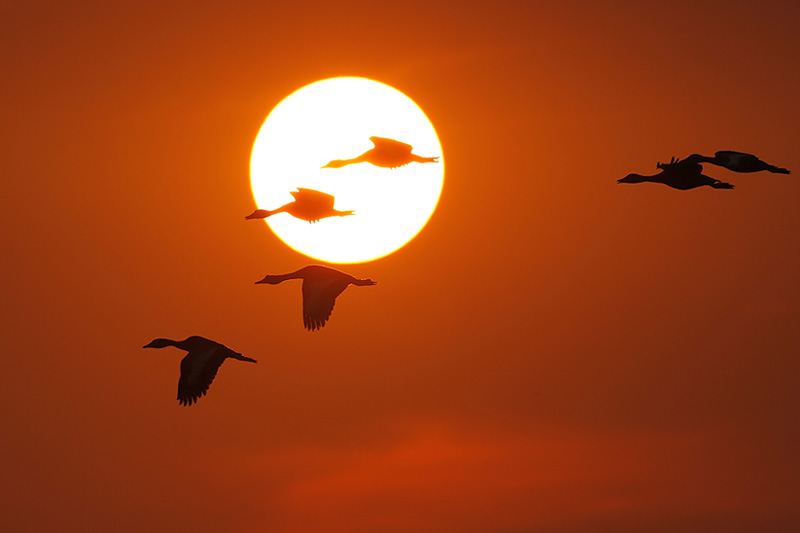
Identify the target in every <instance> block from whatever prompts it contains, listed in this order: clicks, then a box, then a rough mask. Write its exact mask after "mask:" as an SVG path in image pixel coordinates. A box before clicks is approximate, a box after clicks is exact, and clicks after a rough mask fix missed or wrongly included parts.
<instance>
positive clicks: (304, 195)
mask: <svg viewBox="0 0 800 533" xmlns="http://www.w3.org/2000/svg"><path fill="white" fill-rule="evenodd" d="M369 140H370V141H372V144H373V145H375V147H374V148H372V149H370V150H367V151H366V152H364V153H363V154H361V155H360V156H358V157H355V158H353V159H334V160H333V161H330V162H329V163H328V164H327V165H325V166H324V167H322V168H342V167H343V166H346V165H352V164H355V163H370V164H372V165H375V166H376V167H382V168H397V167H402V166H405V165H408V164H410V163H414V162H417V163H436V162H438V161H439V158H438V157H422V156H419V155H417V154H414V153H411V150H412V147H411V145H410V144H406V143H402V142H400V141H395V140H394V139H387V138H385V137H375V136H373V137H370V138H369ZM291 194H292V196H293V197H294V201H293V202H289V203H288V204H285V205H282V206H280V207H279V208H277V209H273V210H271V211H270V210H267V209H256V210H255V211H254V212H253V213H252V214H250V215H247V216H246V217H244V218H245V219H246V220H254V219H261V218H267V217H270V216H272V215H275V214H278V213H289V214H290V215H292V216H293V217H295V218H299V219H300V220H305V221H307V222H318V221H319V220H322V219H323V218H329V217H344V216H347V215H354V214H355V211H350V210H348V211H339V210H337V209H334V208H333V203H334V201H335V198H334V197H333V195H330V194H327V193H324V192H322V191H317V190H314V189H303V188H300V187H298V188H297V191H292V193H291Z"/></svg>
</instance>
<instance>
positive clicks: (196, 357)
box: [178, 347, 225, 405]
mask: <svg viewBox="0 0 800 533" xmlns="http://www.w3.org/2000/svg"><path fill="white" fill-rule="evenodd" d="M224 361H225V355H224V353H221V351H220V350H218V349H215V348H213V347H212V348H209V349H208V350H203V351H201V352H197V351H192V352H189V354H188V355H187V356H186V357H184V358H183V360H181V377H180V379H179V380H178V402H180V404H181V405H192V404H193V403H195V402H197V400H199V399H200V398H201V397H202V396H205V395H206V392H208V388H209V387H210V386H211V382H213V381H214V377H215V376H216V375H217V370H219V367H220V366H221V365H222V363H223V362H224Z"/></svg>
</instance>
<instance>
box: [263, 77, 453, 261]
mask: <svg viewBox="0 0 800 533" xmlns="http://www.w3.org/2000/svg"><path fill="white" fill-rule="evenodd" d="M373 136H377V137H385V138H389V139H393V140H396V141H399V142H402V143H406V144H409V145H411V146H412V152H413V153H414V154H417V155H420V156H424V157H438V158H439V159H438V161H437V162H435V163H419V162H411V163H409V164H407V165H405V166H402V167H399V168H381V167H378V166H374V165H372V164H370V163H368V162H361V163H357V164H350V165H347V166H344V167H341V168H322V167H323V166H325V165H326V164H327V163H328V162H329V161H331V160H334V159H351V158H355V157H357V156H359V155H361V154H362V153H364V152H366V151H367V150H370V149H372V148H373V143H372V142H371V141H370V137H373ZM250 174H251V184H252V189H253V196H254V197H255V200H256V203H257V205H258V207H259V208H260V209H268V210H274V209H276V208H278V207H280V206H282V205H284V204H287V203H289V202H292V201H293V197H292V195H291V192H292V191H295V190H296V189H297V188H298V187H299V188H306V189H314V190H318V191H322V192H324V193H327V194H331V195H333V196H334V197H335V202H334V208H335V209H337V210H342V211H344V210H352V211H355V214H354V215H352V216H344V217H331V218H324V219H322V220H320V221H318V222H316V223H313V224H310V223H308V222H306V221H304V220H300V219H297V218H294V217H293V216H290V215H289V214H288V213H279V214H275V215H272V216H270V217H269V218H267V219H266V221H267V224H269V227H270V228H271V229H272V231H273V232H274V233H275V234H276V235H277V236H278V237H279V238H280V239H281V240H283V241H284V242H285V243H286V244H288V245H289V246H291V247H292V248H294V249H295V250H297V251H298V252H300V253H302V254H305V255H308V256H310V257H313V258H316V259H320V260H323V261H327V262H331V263H360V262H365V261H371V260H374V259H377V258H379V257H382V256H385V255H388V254H390V253H392V252H394V251H396V250H397V249H399V248H401V247H402V246H403V245H405V244H406V243H408V242H409V241H410V240H411V239H413V238H414V236H415V235H417V233H419V231H420V230H421V229H422V228H423V226H424V225H425V223H426V222H427V221H428V219H429V218H430V216H431V214H432V213H433V211H434V209H435V208H436V204H437V202H438V200H439V195H440V194H441V191H442V186H443V183H444V160H443V157H442V148H441V145H440V144H439V139H438V137H437V136H436V132H435V131H434V128H433V125H432V124H431V123H430V121H429V120H428V118H427V117H426V116H425V114H424V113H423V112H422V110H421V109H420V108H419V107H418V106H417V105H416V104H415V103H414V102H413V101H412V100H411V99H410V98H408V97H407V96H405V95H404V94H403V93H401V92H400V91H398V90H396V89H393V88H392V87H389V86H388V85H384V84H382V83H379V82H376V81H373V80H368V79H365V78H350V77H347V78H331V79H327V80H323V81H319V82H316V83H312V84H311V85H307V86H305V87H303V88H301V89H299V90H297V91H296V92H294V93H292V94H291V95H289V96H288V97H287V98H285V99H284V100H283V101H282V102H280V103H279V104H278V105H277V106H276V107H275V109H273V110H272V112H271V113H270V114H269V116H268V117H267V119H266V121H265V122H264V125H263V126H262V127H261V130H260V131H259V133H258V136H257V137H256V141H255V144H254V145H253V152H252V157H251V160H250Z"/></svg>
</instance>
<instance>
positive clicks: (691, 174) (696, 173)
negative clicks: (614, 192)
mask: <svg viewBox="0 0 800 533" xmlns="http://www.w3.org/2000/svg"><path fill="white" fill-rule="evenodd" d="M658 168H660V169H661V172H659V173H658V174H655V175H652V176H643V175H641V174H634V173H631V174H628V175H627V176H625V177H624V178H620V179H618V180H617V183H644V182H652V183H663V184H664V185H667V186H668V187H672V188H673V189H680V190H682V191H687V190H689V189H694V188H696V187H702V186H704V185H708V186H709V187H712V188H714V189H733V185H731V184H730V183H725V182H723V181H720V180H717V179H714V178H710V177H708V176H706V175H705V174H703V167H702V166H700V163H693V162H691V161H688V162H687V161H685V160H684V161H680V162H678V161H675V160H674V159H673V161H672V162H670V163H666V164H663V165H662V164H661V163H659V164H658Z"/></svg>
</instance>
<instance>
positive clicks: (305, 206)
mask: <svg viewBox="0 0 800 533" xmlns="http://www.w3.org/2000/svg"><path fill="white" fill-rule="evenodd" d="M370 140H371V141H372V143H373V144H374V145H375V147H374V148H372V149H370V150H367V151H366V152H364V153H363V154H361V155H360V156H358V157H355V158H353V159H335V160H333V161H331V162H329V163H328V164H327V165H325V166H324V167H322V168H341V167H343V166H345V165H351V164H355V163H370V164H372V165H375V166H377V167H382V168H397V167H401V166H404V165H408V164H409V163H413V162H418V163H435V162H437V161H438V159H439V158H438V157H421V156H418V155H416V154H413V153H412V152H411V149H412V147H411V145H409V144H406V143H402V142H399V141H395V140H393V139H387V138H384V137H370ZM701 163H712V164H714V165H718V166H722V167H725V168H727V169H729V170H733V171H734V172H759V171H762V170H766V171H769V172H775V173H780V174H789V170H787V169H785V168H780V167H776V166H774V165H770V164H768V163H765V162H764V161H761V160H760V159H759V158H757V157H756V156H754V155H750V154H745V153H742V152H733V151H720V152H716V153H715V154H714V157H707V156H703V155H700V154H692V155H690V156H689V157H687V158H685V159H675V158H674V157H673V158H672V159H671V160H670V162H669V163H658V164H657V165H656V168H658V169H660V172H659V173H658V174H655V175H652V176H643V175H640V174H628V175H627V176H625V177H624V178H621V179H619V180H617V182H618V183H643V182H653V183H662V184H664V185H667V186H669V187H672V188H675V189H680V190H689V189H694V188H696V187H702V186H704V185H707V186H709V187H713V188H714V189H733V185H731V184H730V183H725V182H723V181H720V180H718V179H714V178H711V177H709V176H706V175H704V174H703V167H702V166H701ZM291 194H292V196H293V197H294V201H293V202H289V203H288V204H285V205H282V206H280V207H278V208H276V209H273V210H271V211H269V210H266V209H257V210H256V211H254V212H253V213H252V214H250V215H248V216H246V217H245V219H248V220H252V219H262V218H266V217H269V216H272V215H275V214H278V213H288V214H289V215H291V216H293V217H295V218H298V219H300V220H305V221H307V222H309V223H312V222H318V221H319V220H322V219H323V218H328V217H334V216H339V217H342V216H347V215H353V214H355V213H354V212H353V211H339V210H336V209H334V207H333V204H334V201H335V198H334V197H333V196H332V195H330V194H327V193H324V192H321V191H317V190H314V189H303V188H299V187H298V188H297V191H293V192H292V193H291ZM289 279H302V280H303V285H302V293H303V326H304V327H305V328H306V329H307V330H309V331H315V330H317V329H320V328H322V327H324V326H325V323H326V322H327V321H328V319H329V318H330V316H331V312H332V311H333V305H334V303H335V301H336V297H337V296H339V295H340V294H341V293H342V292H343V291H344V290H345V289H346V288H347V287H348V286H349V285H357V286H365V285H375V284H376V282H374V281H372V280H371V279H361V278H356V277H354V276H351V275H350V274H347V273H346V272H342V271H340V270H336V269H334V268H330V267H326V266H322V265H309V266H305V267H303V268H301V269H299V270H296V271H295V272H290V273H288V274H280V275H268V276H265V277H264V279H262V280H259V281H257V282H256V283H267V284H270V285H276V284H278V283H281V282H283V281H286V280H289ZM167 346H174V347H176V348H180V349H181V350H185V351H187V352H188V354H187V355H186V356H185V357H184V358H183V360H182V361H181V375H180V379H179V380H178V401H179V402H180V404H181V405H185V406H186V405H192V404H193V403H195V402H197V400H199V399H200V398H201V397H202V396H205V394H206V392H207V391H208V388H209V386H211V382H212V381H213V380H214V377H215V376H216V375H217V370H219V367H220V366H221V365H222V363H223V362H225V359H228V358H230V359H237V360H239V361H247V362H250V363H255V362H257V361H256V360H255V359H252V358H250V357H246V356H244V355H242V354H240V353H238V352H235V351H233V350H231V349H230V348H228V347H227V346H224V345H222V344H220V343H218V342H215V341H212V340H210V339H206V338H204V337H199V336H192V337H189V338H188V339H185V340H182V341H175V340H171V339H163V338H159V339H155V340H153V341H152V342H150V343H149V344H146V345H145V346H144V348H165V347H167Z"/></svg>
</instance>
